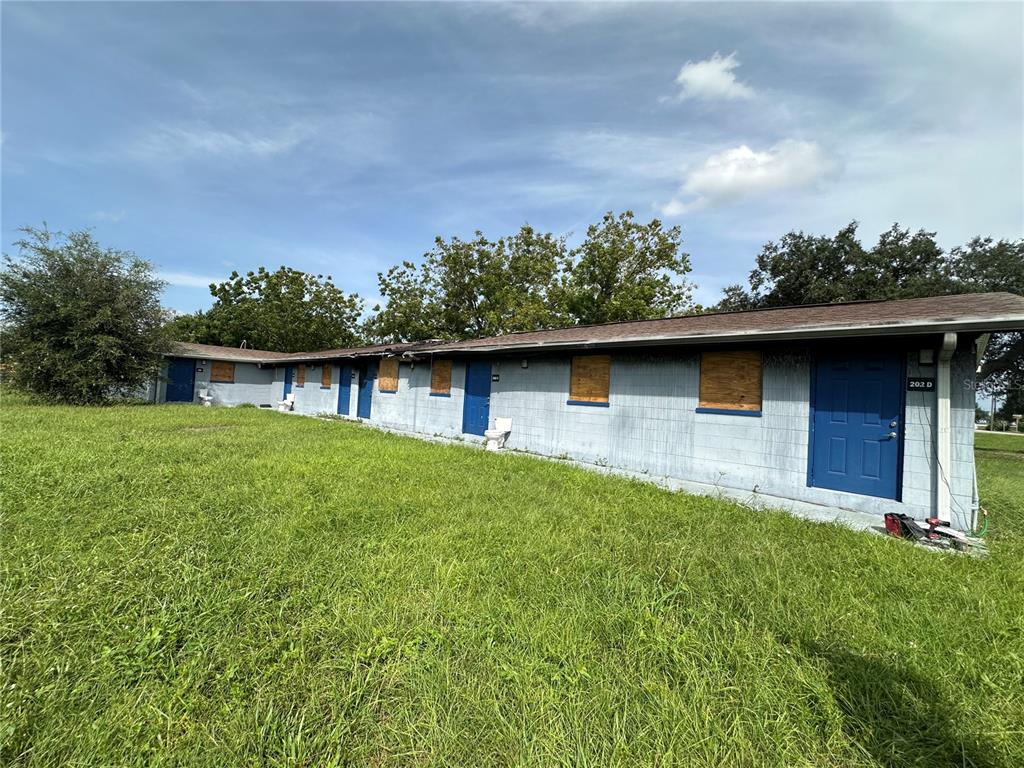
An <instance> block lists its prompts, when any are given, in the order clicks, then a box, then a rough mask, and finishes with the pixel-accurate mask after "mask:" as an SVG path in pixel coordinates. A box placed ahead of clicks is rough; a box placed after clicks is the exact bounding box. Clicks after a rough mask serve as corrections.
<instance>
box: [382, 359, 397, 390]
mask: <svg viewBox="0 0 1024 768" xmlns="http://www.w3.org/2000/svg"><path fill="white" fill-rule="evenodd" d="M377 389H379V390H380V391H381V392H397V391H398V358H397V357H385V358H384V359H383V360H381V361H380V371H379V372H378V373H377Z"/></svg>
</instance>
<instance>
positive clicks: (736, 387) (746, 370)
mask: <svg viewBox="0 0 1024 768" xmlns="http://www.w3.org/2000/svg"><path fill="white" fill-rule="evenodd" d="M699 406H700V407H701V408H708V409H711V410H716V411H744V412H756V413H760V412H761V353H760V352H751V351H749V350H743V351H737V352H705V353H704V354H702V355H701V357H700V403H699Z"/></svg>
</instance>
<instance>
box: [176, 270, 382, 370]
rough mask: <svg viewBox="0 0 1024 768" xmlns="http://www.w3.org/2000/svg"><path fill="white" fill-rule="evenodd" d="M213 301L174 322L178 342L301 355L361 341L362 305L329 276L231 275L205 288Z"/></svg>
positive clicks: (290, 273) (279, 272)
mask: <svg viewBox="0 0 1024 768" xmlns="http://www.w3.org/2000/svg"><path fill="white" fill-rule="evenodd" d="M210 293H211V294H212V295H213V297H214V299H215V301H214V304H213V306H212V307H211V308H210V309H209V310H207V311H206V312H196V313H194V314H191V315H182V316H179V317H177V318H175V319H174V320H173V321H172V322H171V324H170V331H171V333H172V334H173V335H174V337H175V338H176V339H178V340H179V341H191V342H197V343H200V344H219V345H222V346H226V347H237V346H240V345H241V344H243V343H245V344H246V346H248V347H250V348H254V349H266V350H270V351H273V352H305V351H310V350H320V349H331V348H339V347H349V346H353V345H356V344H358V343H360V341H361V336H360V327H359V317H360V315H361V314H362V311H363V301H362V299H360V298H359V296H358V295H357V294H354V293H353V294H346V293H345V292H343V291H342V290H341V289H339V288H338V287H337V286H336V285H335V284H334V282H333V281H332V278H331V276H330V275H327V276H326V277H325V276H324V275H312V274H309V273H307V272H301V271H299V270H297V269H291V268H289V267H280V268H279V269H277V270H276V271H274V272H270V271H269V270H267V269H266V268H265V267H260V268H259V269H258V270H256V271H255V272H247V273H246V274H245V275H240V274H239V273H238V272H232V273H231V276H230V277H229V278H228V279H227V280H225V281H224V282H222V283H215V284H211V285H210Z"/></svg>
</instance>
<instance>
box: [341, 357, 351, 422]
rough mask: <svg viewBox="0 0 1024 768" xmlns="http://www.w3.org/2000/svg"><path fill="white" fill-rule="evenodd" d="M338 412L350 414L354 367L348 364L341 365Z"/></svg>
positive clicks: (345, 414) (344, 414)
mask: <svg viewBox="0 0 1024 768" xmlns="http://www.w3.org/2000/svg"><path fill="white" fill-rule="evenodd" d="M338 376H339V377H340V378H339V379H338V413H340V414H342V415H343V416H348V409H349V404H350V403H351V402H352V368H351V366H348V365H343V366H341V372H340V373H339V374H338Z"/></svg>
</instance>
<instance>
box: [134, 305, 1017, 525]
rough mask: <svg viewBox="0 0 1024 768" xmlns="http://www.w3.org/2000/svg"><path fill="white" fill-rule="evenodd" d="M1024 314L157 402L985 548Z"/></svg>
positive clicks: (208, 370)
mask: <svg viewBox="0 0 1024 768" xmlns="http://www.w3.org/2000/svg"><path fill="white" fill-rule="evenodd" d="M1021 329H1024V297H1020V296H1016V295H1014V294H1009V293H990V294H969V295H959V296H942V297H934V298H921V299H905V300H898V301H867V302H851V303H843V304H829V305H813V306H799V307H783V308H778V309H764V310H752V311H746V312H729V313H713V314H704V315H695V316H688V317H673V318H665V319H660V320H643V321H631V322H620V323H607V324H602V325H591V326H576V327H571V328H560V329H554V330H545V331H532V332H524V333H513V334H508V335H504V336H496V337H491V338H483V339H472V340H468V341H450V342H437V341H434V342H426V343H406V344H391V345H377V346H368V347H360V348H352V349H335V350H325V351H320V352H302V353H294V354H287V355H284V354H278V353H273V352H266V351H260V350H251V349H231V348H224V347H212V346H208V345H201V344H180V345H179V346H178V349H177V351H176V352H175V354H174V356H173V357H170V358H169V359H168V362H167V366H166V370H165V375H164V376H162V377H161V380H160V382H159V384H158V385H157V386H156V387H155V388H154V397H153V399H155V400H158V401H161V402H163V401H166V402H197V401H198V393H199V391H200V390H206V394H207V396H208V397H211V398H212V402H213V403H214V404H224V405H235V404H238V403H243V402H245V403H255V404H257V405H261V406H266V407H276V405H277V403H278V402H279V401H281V400H282V399H285V398H286V397H287V396H288V395H292V398H291V400H292V401H293V410H295V411H297V412H300V413H307V414H319V413H325V412H326V413H331V414H341V415H342V416H346V417H349V418H353V419H360V420H363V421H367V422H369V423H371V424H376V425H380V426H384V427H388V428H393V429H398V430H402V431H406V432H410V433H419V434H423V435H438V436H445V437H452V438H459V437H462V438H474V439H475V438H476V436H482V435H483V433H484V431H485V430H487V429H488V428H489V427H493V425H494V423H495V419H496V418H502V419H511V432H510V433H509V434H508V437H507V440H506V442H505V445H506V447H507V448H510V449H513V450H520V451H526V452H530V453H535V454H540V455H546V456H557V457H566V458H570V459H575V460H578V461H583V462H590V463H594V464H599V465H602V466H608V467H611V468H618V469H621V470H625V471H631V472H639V473H644V474H647V475H650V476H652V477H665V478H675V479H679V480H684V481H693V482H699V483H704V484H708V485H712V486H715V487H720V488H727V489H733V490H744V491H756V492H758V493H762V494H768V495H772V496H776V497H780V498H784V499H793V500H797V501H804V502H810V503H814V504H821V505H827V506H832V507H839V508H843V509H850V510H855V511H859V512H866V513H871V514H877V515H879V516H881V515H882V514H883V513H885V512H888V511H899V512H905V513H908V514H910V515H912V516H914V517H916V518H924V517H928V516H931V515H936V514H937V515H938V516H939V517H942V518H943V519H949V520H952V521H953V524H954V525H955V526H956V527H957V528H959V529H961V530H970V529H971V528H972V527H973V526H974V525H975V523H976V516H977V512H978V495H977V483H976V481H975V473H974V450H973V449H974V405H975V371H976V369H977V365H978V361H979V359H980V357H981V355H982V354H983V352H984V347H985V343H986V342H987V339H988V334H989V333H991V332H996V331H1011V330H1021Z"/></svg>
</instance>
